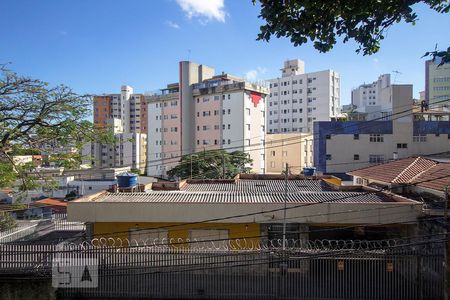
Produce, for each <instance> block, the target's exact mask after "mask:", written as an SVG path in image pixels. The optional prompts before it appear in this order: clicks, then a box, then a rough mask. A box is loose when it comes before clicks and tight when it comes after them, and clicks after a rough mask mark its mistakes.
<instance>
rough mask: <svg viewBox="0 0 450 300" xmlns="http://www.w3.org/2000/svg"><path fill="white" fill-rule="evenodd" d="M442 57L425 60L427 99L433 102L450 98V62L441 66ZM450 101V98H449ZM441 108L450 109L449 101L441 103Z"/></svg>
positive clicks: (430, 102)
mask: <svg viewBox="0 0 450 300" xmlns="http://www.w3.org/2000/svg"><path fill="white" fill-rule="evenodd" d="M439 63H440V59H436V61H435V62H433V61H432V60H428V61H426V62H425V101H427V102H428V103H429V104H432V103H433V102H436V101H442V100H445V99H450V63H446V64H443V65H441V66H439ZM449 102H450V100H449ZM439 107H440V109H442V110H446V111H450V106H449V104H448V103H444V104H441V105H439Z"/></svg>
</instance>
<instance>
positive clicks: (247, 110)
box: [245, 108, 250, 116]
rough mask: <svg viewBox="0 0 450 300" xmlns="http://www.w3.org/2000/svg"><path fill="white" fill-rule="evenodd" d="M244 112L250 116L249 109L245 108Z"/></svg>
mask: <svg viewBox="0 0 450 300" xmlns="http://www.w3.org/2000/svg"><path fill="white" fill-rule="evenodd" d="M245 111H246V112H247V115H248V116H250V108H246V109H245Z"/></svg>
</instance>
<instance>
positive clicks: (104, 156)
mask: <svg viewBox="0 0 450 300" xmlns="http://www.w3.org/2000/svg"><path fill="white" fill-rule="evenodd" d="M147 115H148V111H147V102H146V101H145V98H144V95H143V94H134V93H133V88H131V87H130V86H126V85H124V86H122V88H121V93H120V94H109V95H101V96H94V124H95V125H96V126H99V127H102V128H108V130H111V131H112V133H113V135H114V137H115V143H114V144H101V143H90V144H87V145H85V146H84V148H83V155H84V156H86V157H88V158H89V160H90V163H91V165H92V166H95V167H108V168H110V167H124V166H129V167H131V168H132V169H137V170H139V171H140V172H144V171H145V164H146V161H147V157H146V156H147V155H146V152H147V124H148V118H147Z"/></svg>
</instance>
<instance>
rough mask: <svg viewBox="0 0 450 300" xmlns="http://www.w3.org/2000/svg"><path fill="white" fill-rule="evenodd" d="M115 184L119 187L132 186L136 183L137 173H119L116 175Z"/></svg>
mask: <svg viewBox="0 0 450 300" xmlns="http://www.w3.org/2000/svg"><path fill="white" fill-rule="evenodd" d="M116 177H117V185H118V186H119V187H121V188H132V187H135V186H136V185H137V175H136V174H133V173H128V172H125V173H120V174H118V175H116Z"/></svg>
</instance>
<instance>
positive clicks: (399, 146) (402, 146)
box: [397, 143, 408, 149]
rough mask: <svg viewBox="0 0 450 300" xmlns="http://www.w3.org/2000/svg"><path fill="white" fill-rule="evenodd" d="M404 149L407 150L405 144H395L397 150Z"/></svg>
mask: <svg viewBox="0 0 450 300" xmlns="http://www.w3.org/2000/svg"><path fill="white" fill-rule="evenodd" d="M406 148H408V144H405V143H403V144H400V143H399V144H397V149H406Z"/></svg>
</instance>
